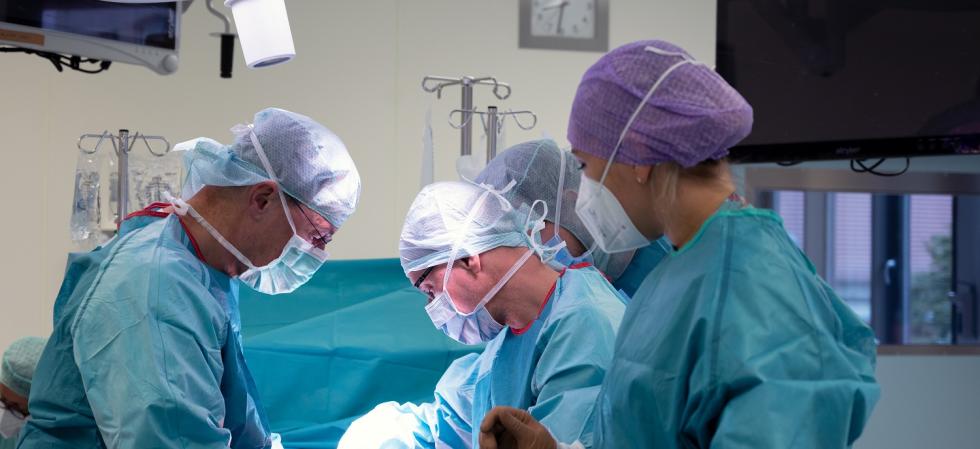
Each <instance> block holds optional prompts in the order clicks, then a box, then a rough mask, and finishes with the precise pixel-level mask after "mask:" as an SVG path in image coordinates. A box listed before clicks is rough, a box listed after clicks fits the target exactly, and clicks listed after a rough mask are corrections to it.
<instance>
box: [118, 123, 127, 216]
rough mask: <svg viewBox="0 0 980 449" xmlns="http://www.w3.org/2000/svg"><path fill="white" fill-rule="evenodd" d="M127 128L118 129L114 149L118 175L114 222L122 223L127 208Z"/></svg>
mask: <svg viewBox="0 0 980 449" xmlns="http://www.w3.org/2000/svg"><path fill="white" fill-rule="evenodd" d="M129 147H130V144H129V130H126V129H120V130H119V146H118V148H117V149H116V158H117V159H118V161H119V167H118V170H119V171H118V176H117V177H116V186H117V192H116V205H117V208H118V209H117V212H116V214H117V216H116V220H117V221H116V222H117V223H122V221H123V219H124V218H126V211H128V210H129V204H127V203H129Z"/></svg>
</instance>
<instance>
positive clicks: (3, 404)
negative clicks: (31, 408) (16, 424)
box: [0, 398, 28, 419]
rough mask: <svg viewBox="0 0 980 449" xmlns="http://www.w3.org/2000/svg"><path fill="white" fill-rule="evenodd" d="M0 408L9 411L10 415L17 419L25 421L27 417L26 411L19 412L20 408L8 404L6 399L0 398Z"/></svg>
mask: <svg viewBox="0 0 980 449" xmlns="http://www.w3.org/2000/svg"><path fill="white" fill-rule="evenodd" d="M0 408H2V409H5V410H9V411H10V413H13V415H14V417H15V418H17V419H25V418H27V415H28V413H27V412H26V411H23V410H21V409H20V407H17V405H15V404H11V403H8V402H7V400H6V399H2V398H0Z"/></svg>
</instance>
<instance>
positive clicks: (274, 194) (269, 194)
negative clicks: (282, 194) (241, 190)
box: [248, 181, 282, 217]
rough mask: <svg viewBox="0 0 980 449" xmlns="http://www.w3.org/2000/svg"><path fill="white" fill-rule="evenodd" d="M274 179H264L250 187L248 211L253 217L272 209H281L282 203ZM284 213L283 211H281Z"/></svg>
mask: <svg viewBox="0 0 980 449" xmlns="http://www.w3.org/2000/svg"><path fill="white" fill-rule="evenodd" d="M278 188H279V186H278V185H276V183H275V182H273V181H264V182H260V183H258V184H255V185H253V186H251V187H249V189H248V211H249V215H251V216H252V217H259V216H261V215H263V214H266V213H267V212H269V211H270V210H274V209H275V210H281V209H282V203H281V200H280V199H279V194H278V191H277V189H278ZM279 213H282V212H279Z"/></svg>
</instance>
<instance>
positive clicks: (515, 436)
mask: <svg viewBox="0 0 980 449" xmlns="http://www.w3.org/2000/svg"><path fill="white" fill-rule="evenodd" d="M557 447H558V443H556V442H555V439H554V438H553V437H552V436H551V432H548V429H547V428H545V427H544V426H543V425H541V423H539V422H537V421H536V420H535V419H534V417H533V416H531V414H530V413H528V412H527V411H525V410H520V409H516V408H511V407H495V408H494V409H493V410H490V413H487V416H486V417H484V418H483V423H482V424H480V449H557Z"/></svg>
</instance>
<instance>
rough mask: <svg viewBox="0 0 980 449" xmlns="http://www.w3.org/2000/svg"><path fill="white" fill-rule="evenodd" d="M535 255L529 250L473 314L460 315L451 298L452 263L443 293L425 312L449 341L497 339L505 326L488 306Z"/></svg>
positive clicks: (491, 290) (486, 340) (444, 282)
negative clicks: (491, 312)
mask: <svg viewBox="0 0 980 449" xmlns="http://www.w3.org/2000/svg"><path fill="white" fill-rule="evenodd" d="M533 254H534V250H531V249H529V250H527V252H525V253H524V255H523V256H521V258H520V259H518V260H517V263H515V264H514V265H513V266H512V267H511V268H510V270H508V271H507V273H506V274H504V276H503V277H501V278H500V280H499V281H497V284H496V285H494V287H493V288H492V289H490V291H488V292H487V294H486V295H484V296H483V299H481V300H480V302H479V303H478V304H477V305H476V308H474V309H473V311H472V312H470V313H463V312H460V311H459V309H458V308H456V303H454V302H453V299H452V297H451V296H450V295H449V278H450V275H451V274H452V271H453V263H452V262H450V263H449V266H448V268H446V274H445V277H444V280H443V284H442V285H443V289H442V293H440V294H439V296H436V298H435V299H434V300H432V302H430V303H429V304H428V305H426V306H425V312H426V313H428V314H429V318H430V319H431V320H432V324H434V325H435V326H436V327H437V328H439V329H440V330H442V332H444V333H445V334H446V335H447V336H448V337H449V338H452V339H453V340H456V341H458V342H460V343H462V344H464V345H476V344H480V343H485V342H488V341H490V340H493V339H494V338H495V337H496V336H497V335H499V334H500V331H502V330H503V329H504V325H503V324H500V323H499V322H497V320H495V319H494V318H493V316H491V315H490V312H489V311H487V303H488V302H490V300H491V299H493V297H494V296H496V295H497V293H499V292H500V290H501V289H502V288H504V286H505V285H507V282H509V281H510V279H511V278H512V277H514V274H515V273H517V270H519V269H520V268H521V267H523V266H524V263H525V262H527V260H528V259H529V258H530V257H531V256H532V255H533Z"/></svg>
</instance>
